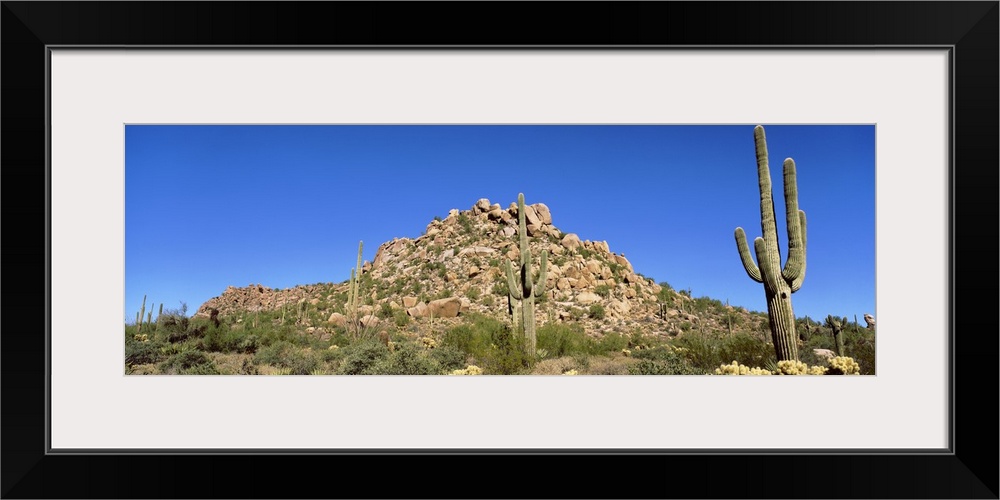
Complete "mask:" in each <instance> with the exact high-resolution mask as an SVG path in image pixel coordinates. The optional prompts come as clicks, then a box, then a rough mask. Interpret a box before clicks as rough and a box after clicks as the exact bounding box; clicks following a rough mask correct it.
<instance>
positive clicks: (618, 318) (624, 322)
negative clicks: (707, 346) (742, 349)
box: [196, 198, 761, 335]
mask: <svg viewBox="0 0 1000 500" xmlns="http://www.w3.org/2000/svg"><path fill="white" fill-rule="evenodd" d="M517 212H518V208H517V203H516V202H512V203H510V204H509V205H508V206H507V207H506V208H503V207H502V206H501V205H500V204H497V203H492V204H491V203H490V201H489V200H487V199H485V198H483V199H480V200H478V201H477V202H476V203H475V204H473V205H472V207H471V208H469V209H467V210H458V209H452V210H451V211H450V212H449V214H448V216H447V217H446V218H444V219H443V220H438V219H437V218H436V219H435V220H433V221H431V222H430V223H429V224H428V225H427V228H426V231H425V232H424V234H423V235H422V236H420V237H418V238H415V239H410V238H397V239H393V240H392V241H387V242H385V243H382V244H381V245H380V246H379V247H378V251H377V252H376V254H375V258H374V259H373V260H372V261H371V262H367V261H366V262H364V264H363V266H362V284H363V291H364V292H365V301H366V302H367V306H366V311H370V312H373V313H375V312H378V313H380V314H379V315H380V316H381V317H382V318H389V317H390V314H388V313H389V312H392V313H393V314H396V315H401V314H403V311H405V314H406V315H408V316H409V317H411V318H428V317H433V318H435V319H437V318H449V317H455V316H460V315H463V314H468V313H469V312H479V313H483V314H487V315H491V316H494V317H498V318H505V319H509V316H508V311H507V304H508V302H507V282H506V276H505V272H504V262H505V261H509V262H512V263H514V264H515V266H516V264H517V261H518V260H519V257H520V252H519V247H518V234H517V233H518V214H517ZM525 218H526V222H527V226H526V230H527V233H528V236H529V247H530V250H531V255H532V258H533V259H534V264H533V266H532V269H533V270H535V272H536V273H537V269H538V267H539V263H540V255H541V253H542V251H545V252H548V274H547V279H546V282H545V294H544V295H545V296H544V298H543V299H541V300H540V304H539V306H538V307H537V308H536V315H537V318H536V321H538V324H539V325H544V324H545V323H546V322H552V321H562V322H578V323H580V324H582V325H583V326H584V328H585V330H586V331H587V333H589V334H592V335H600V334H602V333H603V332H607V331H619V332H623V333H629V332H632V331H636V330H641V331H642V332H644V333H647V334H656V335H679V334H683V333H684V332H685V331H689V330H692V329H693V330H696V331H697V330H702V331H711V330H716V331H720V330H721V331H724V330H726V329H727V328H729V325H730V324H731V323H735V324H739V325H743V328H742V329H752V330H757V328H758V326H759V323H760V322H761V318H760V316H759V315H757V314H750V313H748V312H746V311H745V310H742V309H738V308H730V307H728V306H724V307H719V306H720V304H718V303H716V304H715V306H716V307H711V308H706V307H695V306H698V305H701V306H704V304H696V303H697V302H698V301H696V300H693V299H691V298H690V297H687V296H685V295H683V294H679V293H676V292H674V291H672V290H668V291H664V292H663V293H661V287H660V286H659V285H658V284H656V283H655V282H654V281H653V280H652V279H649V278H646V277H644V276H642V275H641V274H639V273H636V272H635V270H634V269H633V267H632V264H631V263H630V262H629V261H628V259H627V258H626V257H625V255H624V254H622V253H615V252H614V251H612V248H611V247H610V246H609V245H608V243H607V242H606V241H590V240H585V239H581V238H580V237H579V236H578V235H576V234H574V233H564V232H563V231H561V230H559V229H558V228H557V227H556V226H555V225H554V224H553V216H552V213H551V212H550V211H549V208H548V207H547V206H546V205H545V204H544V203H535V204H533V205H526V206H525ZM352 264H353V263H346V265H345V268H347V267H351V266H352ZM536 275H537V274H536ZM346 296H347V283H346V282H344V283H339V284H333V283H325V284H324V283H319V284H313V285H300V286H296V287H294V288H289V289H284V290H276V289H272V288H269V287H266V286H263V285H260V284H257V285H252V284H251V285H249V286H247V287H242V288H237V287H233V286H230V287H228V288H227V289H226V290H225V291H224V292H223V293H222V295H220V296H218V297H215V298H212V299H210V300H208V301H207V302H205V303H204V304H202V305H201V307H199V308H198V311H197V313H196V316H204V317H208V316H210V314H211V313H212V310H213V309H215V310H217V311H219V315H220V316H222V317H226V316H237V315H241V314H245V313H247V312H259V311H276V310H281V311H282V316H283V317H284V316H287V317H289V318H293V319H295V324H297V325H300V326H302V327H304V328H310V329H311V330H315V329H317V328H319V329H327V328H330V327H332V326H333V325H337V324H341V323H342V322H343V316H342V315H341V313H342V312H343V310H344V307H343V306H344V302H345V300H346ZM595 306H596V307H595ZM601 310H603V315H602V314H601V312H602V311H601ZM307 311H311V313H310V314H303V313H304V312H307ZM601 316H603V318H602V317H601ZM282 321H283V322H284V321H285V320H282ZM445 321H446V322H447V320H445ZM388 323H389V322H386V326H391V325H388Z"/></svg>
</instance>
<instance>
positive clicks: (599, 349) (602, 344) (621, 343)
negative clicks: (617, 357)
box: [592, 332, 628, 354]
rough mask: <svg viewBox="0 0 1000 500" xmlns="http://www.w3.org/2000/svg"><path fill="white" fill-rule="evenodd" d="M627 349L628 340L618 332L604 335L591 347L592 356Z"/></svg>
mask: <svg viewBox="0 0 1000 500" xmlns="http://www.w3.org/2000/svg"><path fill="white" fill-rule="evenodd" d="M626 347H628V339H627V338H625V337H624V336H622V334H620V333H618V332H610V333H605V334H604V336H603V337H601V339H600V340H598V341H597V342H595V343H594V344H593V347H592V353H593V354H604V353H616V352H621V350H622V349H625V348H626Z"/></svg>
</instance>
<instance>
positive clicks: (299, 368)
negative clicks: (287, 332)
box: [254, 341, 319, 375]
mask: <svg viewBox="0 0 1000 500" xmlns="http://www.w3.org/2000/svg"><path fill="white" fill-rule="evenodd" d="M318 358H319V357H318V356H317V355H316V354H315V353H314V352H313V351H312V349H302V348H300V347H298V346H296V345H295V344H293V343H291V342H288V341H278V342H275V343H273V344H271V345H268V346H266V347H262V348H260V350H258V351H257V353H256V354H255V355H254V363H256V364H258V365H272V366H277V367H281V368H288V369H290V370H291V374H293V375H308V374H309V372H311V371H313V370H315V369H316V368H317V366H318V365H319V359H318Z"/></svg>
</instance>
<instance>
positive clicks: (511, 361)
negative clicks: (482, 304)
mask: <svg viewBox="0 0 1000 500" xmlns="http://www.w3.org/2000/svg"><path fill="white" fill-rule="evenodd" d="M441 344H442V345H443V346H451V347H454V348H456V349H458V350H460V351H462V352H464V353H466V354H467V355H469V356H471V357H472V358H473V361H474V362H475V364H476V365H477V366H479V367H480V368H482V369H483V370H485V371H486V372H488V373H491V374H513V373H522V372H524V371H525V369H526V368H530V366H531V360H532V357H530V356H527V355H526V353H525V352H524V342H523V341H522V340H521V339H520V338H519V337H518V338H515V335H514V334H513V333H511V331H510V328H509V327H508V326H507V325H506V324H504V323H502V322H500V321H499V320H497V319H495V318H491V317H489V316H484V315H482V314H469V315H468V316H467V317H466V318H465V321H464V322H463V323H462V324H461V325H458V326H455V327H453V328H451V329H449V330H448V331H446V332H445V334H444V337H443V339H442V342H441Z"/></svg>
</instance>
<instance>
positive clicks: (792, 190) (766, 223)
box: [736, 125, 806, 361]
mask: <svg viewBox="0 0 1000 500" xmlns="http://www.w3.org/2000/svg"><path fill="white" fill-rule="evenodd" d="M753 136H754V145H755V147H756V152H757V179H758V184H759V187H760V227H761V231H762V232H763V233H764V235H763V237H757V238H755V239H754V242H753V243H754V245H753V246H754V251H755V252H756V254H757V264H754V261H753V258H752V257H751V256H750V247H749V245H747V238H746V234H745V233H744V232H743V228H742V227H737V228H736V248H737V250H739V253H740V260H742V261H743V268H744V269H745V270H746V272H747V274H748V275H749V276H750V278H751V279H753V280H754V281H756V282H758V283H763V284H764V294H765V296H766V297H767V316H768V319H769V320H770V324H771V338H772V339H773V341H774V351H775V354H776V355H777V357H778V361H783V360H795V361H798V359H799V357H798V346H797V345H796V343H795V342H796V340H797V339H796V336H795V314H794V313H793V312H792V294H793V293H795V292H797V291H798V290H799V289H800V288H801V287H802V281H803V280H804V279H805V276H806V213H805V212H803V211H802V210H799V195H798V187H797V184H796V176H795V161H793V160H792V159H791V158H787V159H785V163H784V176H785V179H784V181H785V217H786V224H787V226H788V260H787V261H786V262H785V267H784V269H782V268H781V255H780V253H779V251H778V230H777V227H776V226H775V216H774V198H773V195H772V193H771V172H770V170H769V168H768V163H767V141H766V140H765V138H764V127H762V126H760V125H757V126H756V127H754V130H753Z"/></svg>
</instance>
